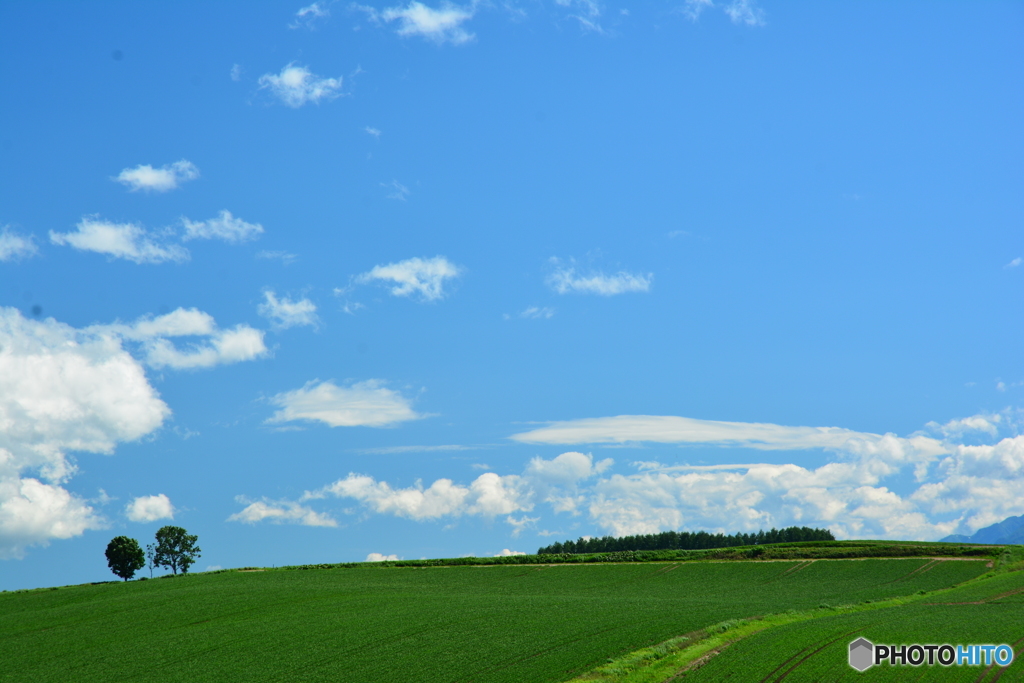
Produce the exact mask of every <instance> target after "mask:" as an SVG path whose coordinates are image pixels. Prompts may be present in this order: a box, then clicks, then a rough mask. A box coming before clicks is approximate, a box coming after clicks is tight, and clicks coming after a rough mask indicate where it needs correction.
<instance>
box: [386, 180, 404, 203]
mask: <svg viewBox="0 0 1024 683" xmlns="http://www.w3.org/2000/svg"><path fill="white" fill-rule="evenodd" d="M380 186H381V187H385V188H387V189H388V195H387V197H388V199H397V200H398V201H400V202H404V201H406V200H407V199H408V198H409V188H408V187H406V186H405V185H403V184H402V183H400V182H398V181H397V180H392V181H391V182H390V183H381V184H380Z"/></svg>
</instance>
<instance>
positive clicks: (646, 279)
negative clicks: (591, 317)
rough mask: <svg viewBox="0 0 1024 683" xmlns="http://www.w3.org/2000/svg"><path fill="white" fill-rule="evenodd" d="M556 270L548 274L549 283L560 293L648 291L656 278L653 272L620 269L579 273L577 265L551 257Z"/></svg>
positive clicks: (602, 293) (611, 293)
mask: <svg viewBox="0 0 1024 683" xmlns="http://www.w3.org/2000/svg"><path fill="white" fill-rule="evenodd" d="M551 262H552V264H554V265H555V271H554V272H553V273H552V274H551V275H549V276H548V278H547V284H548V286H549V287H551V289H553V290H555V291H556V292H558V293H559V294H569V293H571V292H575V293H580V294H600V295H601V296H614V295H615V294H624V293H626V292H647V291H650V289H651V282H652V281H653V280H654V274H653V273H647V274H646V275H645V274H642V273H627V272H625V271H619V272H618V273H615V274H614V275H605V274H604V273H600V272H596V273H588V274H586V275H582V274H578V273H577V272H576V267H575V265H567V266H563V265H562V264H561V261H560V260H559V259H557V258H553V259H551Z"/></svg>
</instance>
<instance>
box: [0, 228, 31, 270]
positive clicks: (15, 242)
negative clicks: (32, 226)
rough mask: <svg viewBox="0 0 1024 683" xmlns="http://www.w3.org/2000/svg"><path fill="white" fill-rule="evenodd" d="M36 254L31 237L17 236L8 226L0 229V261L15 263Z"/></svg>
mask: <svg viewBox="0 0 1024 683" xmlns="http://www.w3.org/2000/svg"><path fill="white" fill-rule="evenodd" d="M38 253H39V248H38V247H36V243H35V239H33V237H32V235H19V234H18V233H16V232H14V231H13V230H11V226H9V225H5V226H3V227H2V228H0V261H17V260H20V259H23V258H29V257H31V256H35V255H36V254H38Z"/></svg>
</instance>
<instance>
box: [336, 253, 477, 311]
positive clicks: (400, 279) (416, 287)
mask: <svg viewBox="0 0 1024 683" xmlns="http://www.w3.org/2000/svg"><path fill="white" fill-rule="evenodd" d="M462 270H463V269H462V268H460V267H459V266H456V265H455V264H454V263H452V262H451V261H449V260H448V259H446V258H445V257H444V256H435V257H434V258H430V259H422V258H418V257H417V258H411V259H406V260H405V261H399V262H398V263H389V264H387V265H386V266H374V267H373V269H372V270H370V272H368V273H363V274H362V275H360V276H358V277H357V278H356V281H357V282H361V283H366V282H371V281H374V280H380V281H385V282H394V283H395V285H394V286H393V287H392V288H391V294H392V295H394V296H412V295H414V294H415V295H419V296H420V297H421V298H422V299H423V300H424V301H437V300H438V299H442V298H444V295H445V292H444V282H445V280H451V279H454V278H456V277H458V276H459V275H461V274H462Z"/></svg>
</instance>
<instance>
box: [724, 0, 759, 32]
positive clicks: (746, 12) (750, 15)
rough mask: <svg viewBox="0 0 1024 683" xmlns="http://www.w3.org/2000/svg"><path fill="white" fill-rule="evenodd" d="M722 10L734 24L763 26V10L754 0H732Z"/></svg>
mask: <svg viewBox="0 0 1024 683" xmlns="http://www.w3.org/2000/svg"><path fill="white" fill-rule="evenodd" d="M723 10H724V11H725V13H726V15H728V17H729V18H730V19H732V23H734V24H746V25H747V26H764V23H765V21H764V10H762V9H761V8H760V7H758V6H757V3H756V2H755V1H754V0H733V1H732V2H730V3H729V4H728V5H726V6H725V7H724V8H723Z"/></svg>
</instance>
